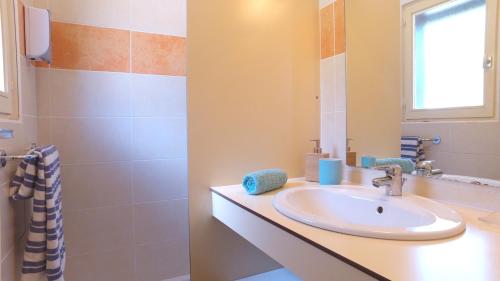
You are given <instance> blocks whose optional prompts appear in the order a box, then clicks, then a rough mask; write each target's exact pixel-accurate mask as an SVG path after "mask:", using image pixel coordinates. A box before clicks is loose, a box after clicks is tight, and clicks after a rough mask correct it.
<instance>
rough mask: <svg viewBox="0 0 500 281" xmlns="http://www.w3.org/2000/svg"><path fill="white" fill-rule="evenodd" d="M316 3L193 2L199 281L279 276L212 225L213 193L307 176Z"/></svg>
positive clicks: (191, 130)
mask: <svg viewBox="0 0 500 281" xmlns="http://www.w3.org/2000/svg"><path fill="white" fill-rule="evenodd" d="M318 22H319V19H318V3H317V1H315V0H308V1H304V0H291V1H276V0H255V1H248V0H232V1H227V0H226V1H223V0H215V1H205V0H192V1H188V33H189V41H188V137H189V142H188V151H189V158H188V159H189V207H190V208H189V210H190V236H191V237H190V238H191V239H190V243H191V244H190V246H191V252H190V254H191V276H192V280H194V281H212V280H213V281H224V280H234V279H237V278H239V277H243V276H246V275H249V274H253V273H257V272H261V271H264V270H267V269H271V268H274V267H276V266H277V264H275V263H274V262H273V261H272V260H271V259H270V258H267V257H266V256H264V255H263V254H262V253H261V252H260V251H258V250H257V249H256V248H254V247H253V246H251V245H250V244H249V243H248V242H246V241H244V240H243V239H242V238H239V237H238V236H237V235H236V234H234V233H233V232H231V231H230V230H229V229H228V228H226V227H225V226H223V225H222V224H220V223H219V222H217V221H216V220H215V219H214V218H212V217H211V197H210V191H209V187H210V186H213V185H224V184H234V183H238V182H240V181H241V178H242V176H243V175H244V174H245V173H247V172H250V171H252V170H257V169H264V168H274V167H277V168H283V169H285V170H287V172H288V173H289V176H290V177H298V176H302V175H303V170H304V153H306V152H308V151H309V150H310V149H311V148H310V147H311V145H310V143H309V140H310V139H311V138H317V137H318V136H319V104H318V101H317V100H316V96H318V95H319V73H318V72H319V36H318V30H319V27H318Z"/></svg>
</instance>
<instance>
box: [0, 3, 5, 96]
mask: <svg viewBox="0 0 500 281" xmlns="http://www.w3.org/2000/svg"><path fill="white" fill-rule="evenodd" d="M2 23H3V21H2V9H0V92H4V93H5V65H4V50H3V47H4V46H3V43H4V42H3V41H4V40H3V24H2Z"/></svg>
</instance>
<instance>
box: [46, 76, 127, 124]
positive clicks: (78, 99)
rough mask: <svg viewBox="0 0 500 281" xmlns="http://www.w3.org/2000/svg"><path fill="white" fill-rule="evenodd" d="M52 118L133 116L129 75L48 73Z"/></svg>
mask: <svg viewBox="0 0 500 281" xmlns="http://www.w3.org/2000/svg"><path fill="white" fill-rule="evenodd" d="M48 72H50V73H51V74H50V76H49V77H48V79H49V81H50V83H51V87H50V92H51V98H50V100H51V101H52V105H51V113H50V115H51V116H65V117H74V116H76V117H80V116H86V117H103V116H106V117H119V116H131V114H132V109H131V108H132V105H131V91H130V74H127V73H113V72H93V71H72V70H70V71H68V70H48Z"/></svg>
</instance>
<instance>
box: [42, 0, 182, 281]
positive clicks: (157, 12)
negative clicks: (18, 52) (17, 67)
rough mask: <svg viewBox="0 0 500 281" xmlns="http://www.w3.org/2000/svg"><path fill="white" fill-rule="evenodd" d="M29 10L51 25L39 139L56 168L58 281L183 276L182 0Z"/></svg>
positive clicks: (57, 4)
mask: <svg viewBox="0 0 500 281" xmlns="http://www.w3.org/2000/svg"><path fill="white" fill-rule="evenodd" d="M37 2H38V3H37V5H38V6H40V7H45V8H49V9H50V10H51V12H52V20H53V23H52V27H53V30H52V31H53V37H52V44H53V63H52V65H51V66H47V65H43V64H38V66H39V67H38V68H37V73H36V83H37V90H38V112H39V117H40V118H39V123H38V130H39V137H40V142H41V143H53V144H55V145H56V146H57V147H58V148H59V150H60V154H61V160H62V162H63V166H62V179H63V208H64V209H63V211H64V217H65V235H66V242H67V249H68V260H67V271H66V279H67V280H70V281H79V280H92V281H96V280H103V281H104V280H120V281H126V280H141V281H159V280H164V279H169V278H174V277H177V276H184V275H187V274H188V272H189V258H188V257H189V251H188V215H187V160H186V157H187V152H186V143H187V137H186V77H185V64H186V55H185V41H186V1H185V0H171V1H159V0H130V1H119V0H113V1H101V0H91V1H88V0H87V1H80V0H64V1H58V0H46V1H43V0H42V1H37Z"/></svg>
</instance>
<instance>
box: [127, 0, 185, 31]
mask: <svg viewBox="0 0 500 281" xmlns="http://www.w3.org/2000/svg"><path fill="white" fill-rule="evenodd" d="M186 3H187V1H185V0H169V1H164V0H130V13H131V14H130V28H131V29H132V30H135V31H142V32H149V33H158V34H165V35H175V36H180V37H186V22H187V19H186V13H187V11H186Z"/></svg>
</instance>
